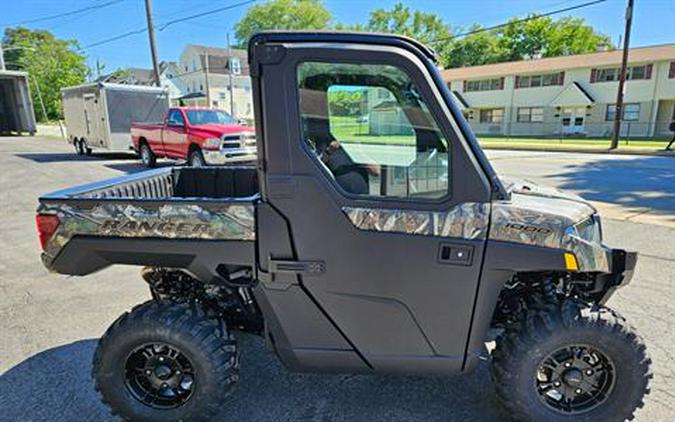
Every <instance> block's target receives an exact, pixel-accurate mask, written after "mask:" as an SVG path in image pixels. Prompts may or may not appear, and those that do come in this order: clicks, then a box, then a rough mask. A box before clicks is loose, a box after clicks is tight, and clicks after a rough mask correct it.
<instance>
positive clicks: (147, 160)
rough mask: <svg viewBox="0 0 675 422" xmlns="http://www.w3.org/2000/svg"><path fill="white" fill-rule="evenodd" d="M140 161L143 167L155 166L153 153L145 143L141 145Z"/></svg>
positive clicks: (155, 160) (155, 158) (155, 161)
mask: <svg viewBox="0 0 675 422" xmlns="http://www.w3.org/2000/svg"><path fill="white" fill-rule="evenodd" d="M141 161H142V162H143V165H144V166H145V167H148V168H152V167H155V164H157V157H156V156H155V153H154V152H152V150H151V149H150V146H149V145H148V144H146V143H143V144H141Z"/></svg>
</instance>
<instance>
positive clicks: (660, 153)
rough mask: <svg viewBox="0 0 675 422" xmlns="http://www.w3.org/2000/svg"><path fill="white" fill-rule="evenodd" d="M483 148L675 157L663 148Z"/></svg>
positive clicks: (673, 153) (498, 146)
mask: <svg viewBox="0 0 675 422" xmlns="http://www.w3.org/2000/svg"><path fill="white" fill-rule="evenodd" d="M481 147H482V148H483V149H495V150H506V151H537V152H577V153H582V154H608V155H609V154H615V155H647V156H655V157H672V158H675V151H665V150H655V151H640V150H636V151H628V150H622V149H618V150H613V151H610V150H609V149H607V148H547V147H543V148H536V147H527V146H526V145H523V146H510V145H503V146H502V145H482V144H481Z"/></svg>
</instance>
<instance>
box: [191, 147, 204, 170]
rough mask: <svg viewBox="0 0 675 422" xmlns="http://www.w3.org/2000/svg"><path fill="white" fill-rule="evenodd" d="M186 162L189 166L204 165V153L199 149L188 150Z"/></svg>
mask: <svg viewBox="0 0 675 422" xmlns="http://www.w3.org/2000/svg"><path fill="white" fill-rule="evenodd" d="M188 164H189V166H190V167H204V166H206V160H204V154H202V151H201V150H199V149H194V150H192V151H191V152H190V156H189V157H188Z"/></svg>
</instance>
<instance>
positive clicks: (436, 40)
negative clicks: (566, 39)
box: [429, 0, 607, 44]
mask: <svg viewBox="0 0 675 422" xmlns="http://www.w3.org/2000/svg"><path fill="white" fill-rule="evenodd" d="M606 1H607V0H594V1H589V2H586V3H582V4H577V5H575V6H570V7H565V8H563V9H557V10H553V11H550V12H546V13H541V14H534V15H532V16H528V17H526V18H522V19H516V20H513V21H509V22H506V23H501V24H499V25H493V26H487V27H484V28H478V29H474V30H472V31H467V32H462V33H459V34H454V35H450V36H448V37H441V38H436V39H435V40H431V41H429V44H433V43H437V42H439V41H447V40H451V39H454V38H458V37H466V36H468V35H473V34H478V33H480V32H486V31H492V30H495V29H499V28H504V27H507V26H510V25H514V24H517V23H522V22H527V21H531V20H535V19H539V18H543V17H546V16H552V15H557V14H560V13H565V12H569V11H571V10H577V9H581V8H584V7H588V6H593V5H596V4H599V3H604V2H606Z"/></svg>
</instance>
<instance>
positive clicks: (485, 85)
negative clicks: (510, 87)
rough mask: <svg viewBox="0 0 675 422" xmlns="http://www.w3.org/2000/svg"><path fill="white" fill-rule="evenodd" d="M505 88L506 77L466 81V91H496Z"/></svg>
mask: <svg viewBox="0 0 675 422" xmlns="http://www.w3.org/2000/svg"><path fill="white" fill-rule="evenodd" d="M500 89H504V78H492V79H481V80H477V81H465V82H464V91H466V92H471V91H496V90H500Z"/></svg>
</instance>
